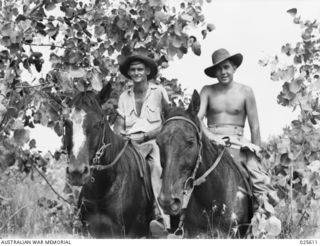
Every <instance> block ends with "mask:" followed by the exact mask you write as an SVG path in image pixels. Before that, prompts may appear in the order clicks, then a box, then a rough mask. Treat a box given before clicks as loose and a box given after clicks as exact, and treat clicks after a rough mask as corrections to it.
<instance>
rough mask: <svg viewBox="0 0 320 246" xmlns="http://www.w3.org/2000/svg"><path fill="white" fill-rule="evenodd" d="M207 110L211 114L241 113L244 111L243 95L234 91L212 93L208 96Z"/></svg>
mask: <svg viewBox="0 0 320 246" xmlns="http://www.w3.org/2000/svg"><path fill="white" fill-rule="evenodd" d="M208 110H209V111H210V113H211V114H220V113H226V114H229V115H242V114H244V113H245V96H243V95H241V93H239V92H236V91H231V92H228V93H213V94H212V96H210V97H209V103H208Z"/></svg>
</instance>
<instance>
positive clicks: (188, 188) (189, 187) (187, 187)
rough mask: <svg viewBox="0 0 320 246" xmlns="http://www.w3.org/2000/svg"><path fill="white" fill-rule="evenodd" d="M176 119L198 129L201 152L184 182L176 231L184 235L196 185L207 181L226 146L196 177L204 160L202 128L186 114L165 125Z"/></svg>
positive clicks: (175, 233) (176, 234)
mask: <svg viewBox="0 0 320 246" xmlns="http://www.w3.org/2000/svg"><path fill="white" fill-rule="evenodd" d="M174 120H182V121H185V122H187V123H189V124H191V125H192V126H193V128H194V129H195V130H196V133H197V139H198V144H199V152H198V157H197V162H196V165H195V168H194V169H193V172H192V174H191V176H190V177H189V178H187V180H186V182H185V184H184V189H183V197H182V206H181V215H180V221H179V225H178V228H177V229H176V231H175V232H174V235H175V236H181V237H183V236H184V228H183V226H184V220H185V210H186V208H187V207H188V204H189V201H190V198H191V195H192V192H193V190H194V187H195V186H198V185H200V184H202V183H204V182H205V181H206V178H207V176H208V175H209V174H210V173H212V172H213V170H214V169H215V168H216V167H217V166H218V164H219V163H220V160H221V158H222V156H223V154H224V152H225V149H226V148H225V147H224V148H223V150H222V151H221V152H220V154H219V156H218V157H217V159H216V160H215V161H214V163H213V164H212V165H211V167H210V168H209V169H208V170H207V171H206V172H205V173H204V174H202V175H201V176H200V177H199V178H197V179H195V177H196V174H197V171H198V169H199V166H200V164H201V162H202V158H201V153H202V131H201V128H199V127H198V126H197V125H196V124H195V123H194V122H193V121H192V120H190V119H188V118H186V117H184V116H174V117H172V118H169V119H168V120H167V121H165V122H164V125H165V124H167V123H168V122H169V121H174Z"/></svg>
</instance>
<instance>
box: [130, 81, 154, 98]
mask: <svg viewBox="0 0 320 246" xmlns="http://www.w3.org/2000/svg"><path fill="white" fill-rule="evenodd" d="M155 89H157V85H156V84H154V83H149V87H148V91H147V95H146V97H148V96H149V95H150V93H151V91H152V90H155ZM128 95H129V96H133V95H134V92H133V86H131V87H130V89H129V90H128Z"/></svg>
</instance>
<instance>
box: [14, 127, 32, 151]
mask: <svg viewBox="0 0 320 246" xmlns="http://www.w3.org/2000/svg"><path fill="white" fill-rule="evenodd" d="M13 139H14V141H15V143H16V144H17V145H18V146H20V147H22V146H24V145H25V144H26V143H27V142H28V141H29V140H30V131H29V130H27V129H17V130H15V131H14V134H13Z"/></svg>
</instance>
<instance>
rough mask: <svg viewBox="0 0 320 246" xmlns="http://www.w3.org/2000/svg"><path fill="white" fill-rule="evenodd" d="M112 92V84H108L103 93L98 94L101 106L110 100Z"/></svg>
mask: <svg viewBox="0 0 320 246" xmlns="http://www.w3.org/2000/svg"><path fill="white" fill-rule="evenodd" d="M111 91H112V86H111V83H108V84H106V85H105V86H104V87H103V88H102V89H101V91H100V92H99V93H98V94H97V100H98V102H99V104H100V105H102V104H104V103H105V102H106V101H108V99H109V98H110V95H111Z"/></svg>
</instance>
